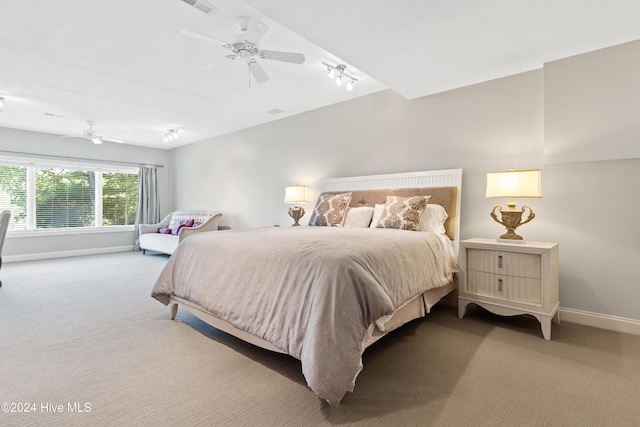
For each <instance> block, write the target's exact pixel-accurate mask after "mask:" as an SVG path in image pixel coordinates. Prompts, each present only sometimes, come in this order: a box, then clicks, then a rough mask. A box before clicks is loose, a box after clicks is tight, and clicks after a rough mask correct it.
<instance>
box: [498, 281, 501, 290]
mask: <svg viewBox="0 0 640 427" xmlns="http://www.w3.org/2000/svg"><path fill="white" fill-rule="evenodd" d="M498 292H502V279H498Z"/></svg>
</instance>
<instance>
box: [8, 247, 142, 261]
mask: <svg viewBox="0 0 640 427" xmlns="http://www.w3.org/2000/svg"><path fill="white" fill-rule="evenodd" d="M133 250H134V246H133V245H127V246H111V247H107V248H93V249H78V250H73V251H56V252H40V253H35V254H24V255H8V256H4V257H2V262H5V263H9V262H20V261H38V260H42V259H53V258H67V257H74V256H83V255H99V254H109V253H114V252H129V251H133Z"/></svg>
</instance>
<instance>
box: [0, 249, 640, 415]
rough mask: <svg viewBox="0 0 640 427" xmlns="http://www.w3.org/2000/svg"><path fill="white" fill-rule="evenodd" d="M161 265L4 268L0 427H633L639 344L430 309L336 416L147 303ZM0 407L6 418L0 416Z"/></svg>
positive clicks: (223, 342) (96, 262)
mask: <svg viewBox="0 0 640 427" xmlns="http://www.w3.org/2000/svg"><path fill="white" fill-rule="evenodd" d="M166 260H167V258H166V257H165V256H162V255H149V254H148V255H146V256H143V255H142V254H141V253H134V252H130V253H118V254H109V255H100V256H87V257H77V258H68V259H58V260H45V261H34V262H22V263H5V265H4V266H3V267H2V270H1V271H0V275H1V278H2V281H3V286H2V288H0V349H1V351H0V403H2V411H1V412H0V425H2V426H29V425H33V426H59V425H60V426H61V425H65V426H75V425H77V426H89V425H90V426H191V425H194V426H195V425H203V426H218V425H219V426H258V425H260V426H316V425H366V426H471V425H473V426H640V337H638V336H630V335H624V334H620V333H615V332H610V331H604V330H598V329H593V328H588V327H583V326H579V325H574V324H570V323H562V324H561V325H553V330H552V341H545V340H544V339H543V338H542V334H541V332H540V327H539V324H538V323H537V321H536V320H535V319H533V318H530V317H527V316H520V317H513V318H501V317H498V316H494V315H491V314H489V313H487V312H485V311H484V310H481V309H479V308H477V309H470V310H468V312H467V313H468V314H467V316H466V317H465V318H464V319H463V320H460V319H458V318H457V317H456V311H455V309H452V308H450V307H447V306H443V307H439V308H437V309H436V310H435V311H434V312H433V313H432V314H430V315H429V316H428V317H427V318H426V319H421V320H418V321H414V322H412V323H410V324H409V325H406V326H405V327H403V328H401V330H399V331H396V332H395V333H393V334H392V335H390V336H388V337H386V338H385V339H384V340H382V341H380V342H378V343H377V344H375V345H374V346H372V347H371V348H369V349H368V350H367V351H366V353H365V356H364V366H365V368H364V370H363V371H362V373H361V374H360V376H359V377H358V380H357V383H356V388H355V391H354V393H349V394H347V396H346V397H345V399H344V400H343V402H342V404H341V405H340V406H338V407H335V408H332V407H330V406H328V405H327V404H325V403H324V402H322V401H320V400H319V399H318V398H317V397H316V396H315V395H314V394H313V392H311V391H310V390H309V389H308V388H307V387H306V385H305V382H304V378H303V376H302V373H301V369H300V363H299V362H298V361H297V360H295V359H293V358H291V357H288V356H286V355H281V354H276V353H271V352H269V351H266V350H262V349H258V348H256V347H253V346H251V345H249V344H245V343H243V342H241V341H239V340H237V339H235V338H233V337H230V336H228V335H226V334H224V333H221V332H218V331H216V330H215V329H213V328H211V327H209V326H208V325H206V324H203V323H202V322H201V321H199V320H198V319H196V318H195V317H193V316H192V315H191V314H189V313H188V312H187V311H183V310H182V309H181V311H180V312H179V314H178V318H177V320H176V321H170V320H168V308H167V307H165V306H163V305H162V304H160V303H158V302H157V301H155V300H154V299H152V298H151V297H150V296H149V294H150V290H151V287H152V285H153V283H154V281H155V278H156V277H157V275H158V274H159V272H160V270H161V269H162V267H163V266H164V264H165V263H166ZM5 402H6V403H5Z"/></svg>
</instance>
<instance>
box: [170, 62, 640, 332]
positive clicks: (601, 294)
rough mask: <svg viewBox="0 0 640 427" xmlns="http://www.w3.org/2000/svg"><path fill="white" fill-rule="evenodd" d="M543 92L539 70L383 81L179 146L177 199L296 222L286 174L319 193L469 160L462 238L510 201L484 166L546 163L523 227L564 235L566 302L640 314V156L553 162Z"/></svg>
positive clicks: (490, 225)
mask: <svg viewBox="0 0 640 427" xmlns="http://www.w3.org/2000/svg"><path fill="white" fill-rule="evenodd" d="M580 71H581V70H580V69H576V70H575V73H578V74H579V73H580ZM544 98H545V72H544V70H543V69H539V70H535V71H531V72H528V73H523V74H519V75H515V76H511V77H507V78H503V79H499V80H495V81H490V82H486V83H482V84H478V85H474V86H469V87H465V88H461V89H457V90H453V91H450V92H445V93H441V94H437V95H433V96H428V97H424V98H421V99H416V100H412V101H408V100H406V99H404V98H402V97H400V96H398V95H396V94H395V93H393V92H392V91H383V92H379V93H376V94H373V95H368V96H364V97H361V98H357V99H354V100H352V101H348V102H344V103H341V104H338V105H333V106H330V107H326V108H322V109H318V110H314V111H310V112H307V113H304V114H300V115H297V116H294V117H290V118H286V119H283V120H280V121H276V122H272V123H268V124H265V125H261V126H257V127H254V128H251V129H247V130H244V131H241V132H235V133H232V134H229V135H225V136H222V137H218V138H214V139H211V140H207V141H203V142H201V143H197V144H193V145H190V146H186V147H181V148H179V149H176V150H174V151H173V153H172V159H173V161H172V174H171V182H172V186H173V189H172V192H173V199H172V200H173V207H174V208H201V207H202V208H214V209H219V210H221V211H222V212H223V213H224V215H223V217H222V219H221V224H223V225H228V226H231V227H232V228H246V227H264V226H272V225H274V224H280V225H283V226H288V225H289V224H291V223H292V221H291V219H290V218H289V217H288V216H287V214H286V211H287V208H288V206H287V205H285V204H284V203H283V197H284V187H285V186H287V185H292V184H296V183H302V184H309V185H311V186H312V190H313V195H314V196H317V193H318V188H319V185H320V182H321V180H322V179H323V178H325V177H340V176H353V175H364V174H381V173H392V172H408V171H417V170H429V169H447V168H457V167H461V168H463V190H462V191H463V194H462V203H463V206H462V211H461V222H462V225H461V236H462V238H470V237H497V236H498V235H499V234H500V233H501V232H502V228H501V226H499V225H498V224H496V223H495V222H493V220H492V219H491V218H490V217H489V212H490V211H491V209H492V207H493V206H494V205H495V204H504V203H505V202H504V201H502V200H497V199H496V200H494V199H485V198H484V190H485V179H486V173H487V172H490V171H499V170H506V169H508V168H510V167H512V166H513V167H515V168H541V169H542V171H543V172H542V185H543V195H544V197H543V198H542V199H529V200H527V201H526V204H528V205H529V206H531V207H532V208H533V210H534V212H535V213H536V219H535V220H534V221H533V222H531V223H530V224H527V225H525V226H523V227H522V229H521V230H520V232H521V234H523V235H524V236H525V237H526V238H527V239H529V240H539V241H554V242H558V243H560V254H561V255H560V257H561V261H560V262H561V272H560V275H561V278H560V283H561V285H560V286H561V290H560V300H561V306H562V307H563V308H564V309H572V310H582V311H586V312H589V313H592V314H595V315H598V314H602V315H606V316H619V317H622V318H626V319H634V320H638V321H640V304H637V301H639V300H640V286H638V281H639V280H640V263H639V262H638V261H637V260H638V259H640V245H639V243H638V242H639V241H640V232H639V230H640V226H639V225H638V222H637V221H635V219H634V217H637V215H635V212H638V211H639V210H640V196H639V195H638V194H639V193H638V192H637V190H634V187H637V184H636V183H637V182H640V159H627V160H618V161H594V162H589V163H577V164H569V165H552V166H545V164H544V163H545V162H544V133H545V111H544V109H545V107H544V103H545V101H544ZM547 119H548V117H547ZM610 131H611V132H612V134H613V133H615V129H610ZM605 140H606V139H605ZM306 207H307V210H308V211H310V210H311V209H312V207H313V204H312V203H310V204H308V205H307V206H306ZM619 207H624V208H625V209H624V210H623V211H621V210H620V209H619ZM622 218H624V219H625V220H622ZM627 218H630V220H626V219H627ZM305 219H307V220H308V216H307V217H305V218H303V223H304V220H305Z"/></svg>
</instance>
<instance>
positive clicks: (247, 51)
mask: <svg viewBox="0 0 640 427" xmlns="http://www.w3.org/2000/svg"><path fill="white" fill-rule="evenodd" d="M236 26H237V27H238V28H239V29H240V31H241V32H242V34H240V35H239V36H236V37H234V40H232V41H230V42H228V43H227V42H224V41H221V40H217V39H214V38H212V37H209V36H205V35H203V34H199V33H196V32H193V31H191V30H182V34H184V35H185V36H189V37H194V38H196V39H200V40H204V41H207V42H213V43H218V44H221V45H222V47H224V48H227V49H229V50H230V51H231V52H233V53H232V54H230V55H227V56H223V57H221V58H218V59H216V60H215V61H213V62H211V63H210V64H207V65H205V66H204V67H202V68H203V69H204V70H208V69H212V68H213V67H214V66H215V65H216V64H217V62H218V61H219V60H220V59H225V58H226V59H229V60H235V59H238V58H240V59H242V60H243V61H244V62H246V63H247V66H248V67H249V71H250V72H251V75H253V77H254V78H255V79H256V81H257V82H258V83H264V82H266V81H267V80H269V76H268V75H267V73H266V72H265V71H264V69H263V68H262V66H260V64H259V63H258V62H257V61H256V59H257V58H260V59H271V60H275V61H284V62H291V63H294V64H302V63H303V62H304V59H305V58H304V55H303V54H302V53H293V52H281V51H277V50H261V49H260V48H259V47H258V43H259V42H260V40H261V39H262V37H263V36H264V35H265V33H266V32H267V30H269V26H267V24H265V23H264V22H261V21H258V20H257V19H250V18H247V17H245V16H241V17H239V18H237V19H236Z"/></svg>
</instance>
